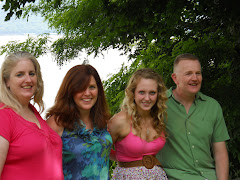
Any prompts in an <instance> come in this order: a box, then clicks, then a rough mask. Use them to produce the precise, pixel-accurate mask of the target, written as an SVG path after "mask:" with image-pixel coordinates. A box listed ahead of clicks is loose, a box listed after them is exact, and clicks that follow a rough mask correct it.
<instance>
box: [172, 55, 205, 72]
mask: <svg viewBox="0 0 240 180" xmlns="http://www.w3.org/2000/svg"><path fill="white" fill-rule="evenodd" d="M182 60H193V61H198V62H199V63H200V61H199V58H198V57H197V56H195V55H193V54H191V53H184V54H180V55H178V56H177V57H176V58H175V60H174V63H173V72H174V70H175V68H176V66H177V65H178V63H179V62H180V61H182ZM200 65H201V63H200Z"/></svg>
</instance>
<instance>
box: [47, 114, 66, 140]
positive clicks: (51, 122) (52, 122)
mask: <svg viewBox="0 0 240 180" xmlns="http://www.w3.org/2000/svg"><path fill="white" fill-rule="evenodd" d="M46 122H47V124H48V125H49V127H51V128H52V129H53V130H54V131H55V132H56V133H58V135H59V136H62V133H63V129H64V127H62V126H60V125H58V124H57V123H56V119H55V116H51V117H50V118H48V119H47V121H46Z"/></svg>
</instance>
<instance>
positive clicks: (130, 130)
mask: <svg viewBox="0 0 240 180" xmlns="http://www.w3.org/2000/svg"><path fill="white" fill-rule="evenodd" d="M132 119H133V118H132V116H131V123H130V132H132Z"/></svg>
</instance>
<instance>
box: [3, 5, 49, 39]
mask: <svg viewBox="0 0 240 180" xmlns="http://www.w3.org/2000/svg"><path fill="white" fill-rule="evenodd" d="M3 4H4V3H3V2H0V35H23V34H32V33H35V34H42V33H53V32H54V31H53V30H51V29H49V28H48V25H47V22H44V19H43V18H42V17H41V16H35V15H30V17H29V20H28V21H27V20H26V19H16V17H15V16H12V18H11V20H9V21H4V18H5V16H6V14H7V13H6V12H4V10H3V9H2V6H3Z"/></svg>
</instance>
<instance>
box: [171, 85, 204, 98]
mask: <svg viewBox="0 0 240 180" xmlns="http://www.w3.org/2000/svg"><path fill="white" fill-rule="evenodd" d="M174 89H176V87H175V86H173V87H171V88H170V89H169V90H168V91H167V98H168V99H169V98H171V97H173V92H172V91H173V90H174ZM198 99H199V100H202V101H206V100H207V98H206V95H204V94H203V93H201V92H198V93H197V94H196V99H195V100H198Z"/></svg>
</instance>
